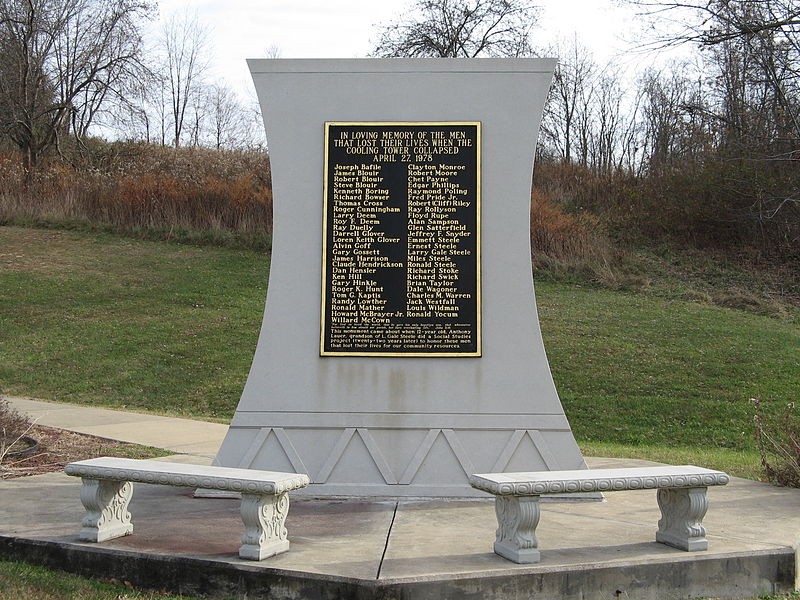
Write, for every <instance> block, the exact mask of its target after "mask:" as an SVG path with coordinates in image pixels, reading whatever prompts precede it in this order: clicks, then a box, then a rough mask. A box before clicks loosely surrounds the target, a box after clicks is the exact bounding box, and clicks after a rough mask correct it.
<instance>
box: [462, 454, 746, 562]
mask: <svg viewBox="0 0 800 600" xmlns="http://www.w3.org/2000/svg"><path fill="white" fill-rule="evenodd" d="M728 481H730V477H729V476H728V475H727V474H726V473H723V472H722V471H712V470H710V469H703V468H701V467H694V466H691V465H686V466H680V467H673V466H664V467H658V466H654V467H636V468H626V469H589V470H577V471H542V472H534V473H483V474H478V475H472V476H471V477H470V480H469V482H470V485H472V487H474V488H477V489H479V490H483V491H485V492H489V493H490V494H494V495H495V496H496V498H495V512H496V514H497V525H498V526H497V538H496V541H495V543H494V551H495V552H496V553H497V554H499V555H500V556H502V557H503V558H507V559H508V560H511V561H513V562H516V563H535V562H539V559H540V554H539V550H538V546H539V542H538V540H537V539H536V526H537V525H538V523H539V499H540V498H541V496H542V495H544V494H572V493H587V492H618V491H623V490H649V489H657V490H658V492H657V496H656V497H657V500H658V506H659V508H660V509H661V519H660V520H659V522H658V531H657V532H656V541H657V542H661V543H663V544H667V545H669V546H674V547H676V548H680V549H681V550H686V551H696V550H706V549H708V541H707V540H706V537H705V535H706V530H705V528H704V527H703V525H702V521H703V517H704V516H705V514H706V511H707V510H708V498H707V496H706V489H707V488H708V486H712V485H725V484H726V483H728Z"/></svg>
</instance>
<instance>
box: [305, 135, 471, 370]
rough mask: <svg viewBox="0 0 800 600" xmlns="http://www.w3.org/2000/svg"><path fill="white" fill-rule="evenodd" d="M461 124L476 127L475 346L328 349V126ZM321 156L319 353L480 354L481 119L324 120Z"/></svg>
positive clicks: (372, 354) (405, 356)
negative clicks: (463, 349)
mask: <svg viewBox="0 0 800 600" xmlns="http://www.w3.org/2000/svg"><path fill="white" fill-rule="evenodd" d="M393 125H394V126H398V127H404V126H430V127H437V126H439V127H441V126H460V125H462V126H463V125H470V126H474V127H475V132H476V133H475V138H476V142H477V147H476V149H475V162H476V176H475V203H476V207H475V210H476V226H475V227H476V232H475V235H476V239H477V242H476V248H475V253H476V256H475V263H476V264H475V272H476V275H475V286H476V294H477V298H476V303H475V312H476V315H475V317H476V332H475V333H476V347H477V350H476V351H475V352H413V351H410V352H331V351H326V350H325V312H326V308H327V304H326V300H327V298H326V294H325V290H326V287H327V279H326V273H327V264H328V263H327V260H328V147H329V141H330V140H329V134H330V128H331V126H334V127H335V126H366V127H369V126H378V127H387V126H388V127H390V126H393ZM324 145H325V147H324V160H323V171H322V289H321V296H322V299H321V302H320V336H319V354H320V356H326V357H331V356H375V357H396V358H454V357H461V358H463V357H480V356H481V354H482V349H483V339H482V327H481V325H482V306H481V302H482V288H481V285H482V282H481V260H482V259H481V210H482V203H481V168H482V165H481V160H482V156H481V150H482V139H481V122H480V121H325V140H324Z"/></svg>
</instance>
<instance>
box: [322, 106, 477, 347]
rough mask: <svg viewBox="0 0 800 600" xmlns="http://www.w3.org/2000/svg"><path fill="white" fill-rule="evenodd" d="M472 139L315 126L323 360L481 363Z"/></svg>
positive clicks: (434, 132)
mask: <svg viewBox="0 0 800 600" xmlns="http://www.w3.org/2000/svg"><path fill="white" fill-rule="evenodd" d="M480 173H481V127H480V123H477V122H436V123H405V122H402V123H394V122H391V123H388V122H387V123H383V122H382V123H335V122H331V123H326V124H325V173H324V220H323V238H322V254H323V258H322V262H323V268H322V319H321V321H322V322H321V342H320V354H321V355H323V356H436V357H439V356H480V354H481V293H480V292H481V271H480V265H481V261H480V252H481V246H480V214H481V211H480V200H481V198H480V196H481V194H480V192H481V181H480Z"/></svg>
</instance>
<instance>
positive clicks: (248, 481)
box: [65, 458, 309, 560]
mask: <svg viewBox="0 0 800 600" xmlns="http://www.w3.org/2000/svg"><path fill="white" fill-rule="evenodd" d="M65 471H66V473H67V474H68V475H73V476H76V477H80V478H81V480H82V482H83V483H82V485H81V503H82V504H83V507H84V508H85V509H86V514H85V516H84V518H83V520H82V521H81V531H80V534H79V537H80V539H81V540H83V541H88V542H104V541H106V540H111V539H114V538H117V537H121V536H124V535H130V534H131V533H133V523H132V521H131V515H130V513H129V512H128V504H129V503H130V501H131V498H132V496H133V485H132V483H133V482H138V483H153V484H162V485H174V486H180V487H193V488H198V487H200V488H204V489H214V490H223V491H229V492H240V493H241V495H242V503H241V509H240V512H241V516H242V521H243V522H244V526H245V532H244V535H243V536H242V546H241V547H240V548H239V557H240V558H244V559H248V560H263V559H265V558H267V557H270V556H274V555H275V554H279V553H281V552H286V551H287V550H288V549H289V539H288V532H287V530H286V516H287V515H288V514H289V492H290V491H291V490H295V489H298V488H302V487H305V486H307V485H308V483H309V479H308V476H307V475H303V474H297V473H279V472H274V471H256V470H251V469H230V468H225V467H210V466H204V465H185V464H180V463H168V462H161V461H154V460H133V459H127V458H94V459H91V460H83V461H78V462H74V463H70V464H68V465H67V466H66V468H65Z"/></svg>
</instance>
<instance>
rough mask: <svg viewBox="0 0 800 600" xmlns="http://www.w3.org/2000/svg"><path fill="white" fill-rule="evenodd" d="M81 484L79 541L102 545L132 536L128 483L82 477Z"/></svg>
mask: <svg viewBox="0 0 800 600" xmlns="http://www.w3.org/2000/svg"><path fill="white" fill-rule="evenodd" d="M81 481H82V482H83V484H82V485H81V503H82V504H83V507H84V508H85V509H86V514H85V515H84V517H83V520H82V521H81V532H80V539H81V540H83V541H86V542H104V541H106V540H112V539H114V538H117V537H121V536H123V535H130V534H131V533H133V523H131V514H130V513H129V512H128V504H129V503H130V501H131V497H132V496H133V484H131V482H130V481H106V480H102V479H100V480H98V479H85V478H82V479H81Z"/></svg>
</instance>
